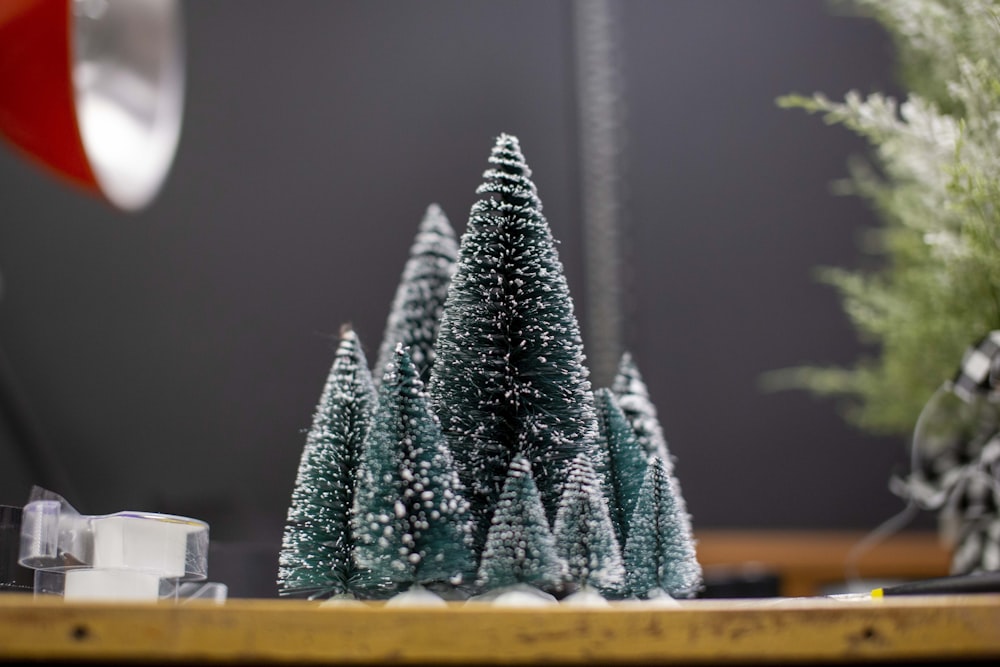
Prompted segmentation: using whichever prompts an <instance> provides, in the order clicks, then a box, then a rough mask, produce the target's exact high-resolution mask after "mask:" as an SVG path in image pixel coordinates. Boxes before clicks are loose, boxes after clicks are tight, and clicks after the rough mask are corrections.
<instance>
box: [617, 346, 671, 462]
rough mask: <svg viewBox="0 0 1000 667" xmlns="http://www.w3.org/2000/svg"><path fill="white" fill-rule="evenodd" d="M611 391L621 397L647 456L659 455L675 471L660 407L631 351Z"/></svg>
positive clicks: (624, 408)
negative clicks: (664, 434) (658, 408)
mask: <svg viewBox="0 0 1000 667" xmlns="http://www.w3.org/2000/svg"><path fill="white" fill-rule="evenodd" d="M611 392H612V393H613V394H614V395H615V398H616V399H618V405H619V406H620V407H621V410H622V412H623V413H625V417H626V418H627V419H628V422H629V424H631V425H632V429H633V430H634V431H635V433H636V435H637V436H638V438H639V442H641V443H642V446H643V448H644V449H645V450H646V455H647V456H659V457H660V458H661V459H663V462H664V463H665V464H666V465H667V470H668V471H670V472H672V468H673V462H672V460H671V458H670V451H669V450H668V448H667V439H666V438H665V437H664V436H663V428H662V427H661V426H660V420H659V419H658V418H657V416H656V406H655V405H653V402H652V401H651V400H650V398H649V389H648V388H647V387H646V383H645V382H643V379H642V375H640V374H639V367H638V366H637V365H636V363H635V360H634V359H632V355H631V354H629V353H628V352H625V353H623V354H622V358H621V360H620V361H619V362H618V373H617V374H616V375H615V379H614V381H613V382H612V383H611Z"/></svg>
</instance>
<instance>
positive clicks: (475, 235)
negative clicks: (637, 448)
mask: <svg viewBox="0 0 1000 667" xmlns="http://www.w3.org/2000/svg"><path fill="white" fill-rule="evenodd" d="M489 162H490V164H491V165H492V166H491V168H490V169H489V170H488V171H487V172H486V173H485V175H484V178H485V182H484V183H483V184H482V185H481V186H479V188H478V189H477V191H476V192H477V193H478V194H480V195H481V196H482V198H481V199H480V200H479V201H478V202H476V204H474V205H473V207H472V211H471V214H470V218H469V223H468V226H467V229H466V232H465V234H464V235H463V237H462V240H461V244H460V246H459V257H458V263H457V266H456V271H455V275H454V277H453V278H452V282H451V287H450V288H449V291H448V298H447V300H446V301H445V308H444V313H443V315H442V321H441V329H440V332H439V334H438V341H437V346H436V353H437V358H436V361H435V364H434V368H433V370H432V373H431V381H430V394H431V398H432V401H433V405H434V409H435V410H436V411H437V414H438V416H439V417H440V419H441V427H442V429H443V430H444V433H445V436H446V437H447V438H448V442H449V445H450V446H451V450H452V452H453V454H454V455H455V458H456V461H457V462H458V463H459V471H460V473H461V474H462V475H463V481H465V483H466V486H467V487H468V488H469V490H470V494H471V498H470V500H471V501H472V505H473V510H474V513H475V515H476V516H477V517H478V518H480V524H479V525H480V531H479V534H478V536H477V543H478V544H481V543H482V539H483V538H484V535H483V532H484V528H485V526H486V522H485V521H483V520H482V519H483V518H485V517H488V516H489V514H488V511H489V509H490V508H492V507H493V506H494V505H495V504H496V501H497V498H498V497H499V495H500V491H501V488H502V486H503V484H504V479H505V476H506V473H507V468H508V466H509V465H510V463H511V461H512V460H513V459H514V457H515V456H518V455H523V456H524V457H525V458H527V460H528V461H529V462H530V463H531V466H532V470H534V474H535V479H536V481H537V484H538V488H539V490H540V492H541V496H542V501H543V504H544V506H545V508H546V511H547V512H548V516H549V517H554V516H555V509H556V506H557V504H558V502H559V494H560V492H561V487H562V483H563V481H564V478H565V470H566V467H567V466H568V464H569V462H570V461H571V460H572V459H573V458H574V457H575V456H576V455H577V454H578V453H580V452H582V451H586V452H592V450H593V447H594V440H595V438H596V435H597V427H596V420H595V417H594V409H593V402H592V401H593V397H592V395H591V393H590V383H589V381H588V380H587V375H588V371H587V370H586V368H585V366H584V364H583V345H582V343H581V340H580V332H579V325H578V324H577V321H576V317H575V315H574V314H573V303H572V300H571V298H570V295H569V289H568V288H567V285H566V279H565V277H564V275H563V268H562V264H561V263H560V261H559V257H558V253H557V252H556V247H555V242H554V241H553V239H552V234H551V232H550V230H549V226H548V223H547V221H546V220H545V217H544V216H543V215H542V205H541V202H540V201H539V199H538V196H537V194H536V191H535V185H534V183H533V182H532V181H531V178H530V176H531V171H530V169H529V168H528V165H527V164H526V163H525V161H524V156H523V155H522V154H521V149H520V146H519V144H518V141H517V139H516V138H515V137H512V136H510V135H506V134H503V135H500V137H499V138H498V139H497V142H496V145H495V146H494V148H493V151H492V154H491V156H490V159H489Z"/></svg>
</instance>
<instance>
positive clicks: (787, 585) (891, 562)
mask: <svg viewBox="0 0 1000 667" xmlns="http://www.w3.org/2000/svg"><path fill="white" fill-rule="evenodd" d="M865 535H866V533H864V532H859V531H828V530H823V531H821V530H812V531H810V530H719V529H715V530H703V531H697V532H696V535H695V536H696V537H697V539H698V561H699V562H700V563H701V564H702V566H704V568H705V573H706V575H712V574H717V573H719V572H731V573H735V574H738V573H740V572H741V571H748V570H750V571H753V570H757V571H761V572H769V573H773V574H776V575H777V576H778V577H779V578H780V586H781V590H780V595H782V596H786V597H800V596H807V595H818V594H821V593H823V592H824V589H825V588H826V587H828V586H831V585H836V584H838V583H843V581H844V578H845V575H846V569H847V568H846V565H847V561H848V555H849V554H850V553H851V550H852V549H853V548H854V547H855V546H857V544H858V543H859V542H860V541H861V540H862V539H864V537H865ZM950 561H951V553H950V552H949V551H948V549H946V548H945V547H944V546H943V545H942V544H941V541H940V539H939V538H938V536H937V534H936V533H933V532H916V531H912V532H911V531H907V532H902V533H898V534H896V535H893V536H892V537H890V538H888V539H886V540H885V541H883V542H880V543H878V544H876V545H874V546H873V547H872V548H871V549H870V550H869V551H866V552H865V553H864V554H862V556H861V557H860V559H859V560H858V562H857V575H858V576H860V577H862V578H864V579H871V580H907V579H930V578H932V577H942V576H944V575H946V574H948V566H949V563H950Z"/></svg>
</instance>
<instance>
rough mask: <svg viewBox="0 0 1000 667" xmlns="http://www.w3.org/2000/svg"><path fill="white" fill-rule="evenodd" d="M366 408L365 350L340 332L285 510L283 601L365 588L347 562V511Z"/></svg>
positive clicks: (369, 388)
mask: <svg viewBox="0 0 1000 667" xmlns="http://www.w3.org/2000/svg"><path fill="white" fill-rule="evenodd" d="M373 406H374V387H373V385H372V377H371V373H370V372H369V370H368V362H367V360H366V359H365V355H364V351H363V350H362V349H361V344H360V342H359V341H358V337H357V334H355V333H354V332H353V331H352V330H351V329H350V327H344V328H343V329H342V330H341V333H340V343H339V345H338V347H337V354H336V358H335V359H334V362H333V367H332V368H331V369H330V373H329V376H328V377H327V381H326V385H325V387H324V388H323V393H322V395H321V397H320V400H319V404H318V405H317V406H316V410H315V413H314V415H313V422H312V427H311V428H310V430H309V433H308V435H307V436H306V444H305V448H304V449H303V451H302V458H301V461H300V463H299V470H298V475H297V476H296V479H295V487H294V490H293V491H292V502H291V506H290V507H289V508H288V518H287V523H286V527H285V533H284V537H283V539H282V543H281V553H280V556H279V567H278V588H279V591H280V592H281V594H282V595H307V596H309V597H310V598H318V597H327V596H331V595H344V594H356V593H357V592H358V591H359V589H360V588H361V587H363V586H365V585H366V583H365V582H366V580H367V576H366V573H364V572H363V571H361V570H359V569H358V568H357V567H356V566H355V564H354V561H353V559H352V552H353V540H352V539H351V530H350V521H351V519H350V512H351V506H352V504H353V502H354V491H355V475H356V471H357V467H358V461H359V457H360V450H361V446H362V442H363V441H364V439H365V437H366V436H367V434H368V428H369V424H370V421H371V412H372V408H373Z"/></svg>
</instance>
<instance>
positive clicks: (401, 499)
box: [353, 345, 476, 588]
mask: <svg viewBox="0 0 1000 667" xmlns="http://www.w3.org/2000/svg"><path fill="white" fill-rule="evenodd" d="M358 484H359V486H358V492H357V494H356V498H355V504H354V522H353V529H354V536H355V541H356V543H357V546H356V547H355V559H356V560H357V562H358V563H359V564H360V565H362V566H364V567H367V568H370V569H371V571H372V572H373V574H375V575H377V576H379V577H382V578H385V579H387V580H389V581H392V582H393V583H394V584H396V585H397V586H399V587H402V588H406V587H408V586H409V585H413V584H420V585H427V584H434V583H439V582H449V583H451V584H456V585H457V584H459V583H460V582H461V581H462V578H463V577H464V576H465V575H467V574H470V573H472V572H474V571H475V567H476V561H475V554H474V552H473V550H472V525H471V522H470V514H469V504H468V501H466V500H465V498H464V489H463V488H462V484H461V482H460V481H459V479H458V474H457V472H456V471H455V467H454V462H453V460H452V457H451V454H450V453H449V451H448V448H447V445H446V444H445V442H444V438H443V437H442V436H441V431H440V427H439V426H438V423H437V419H436V418H435V417H434V415H433V414H432V413H431V412H430V408H429V407H428V405H427V399H426V397H425V395H424V393H423V384H422V383H421V382H420V378H419V377H418V373H417V369H416V367H415V366H414V364H413V361H412V360H411V359H410V356H409V354H408V353H407V352H406V350H404V349H403V347H402V345H397V346H396V350H395V353H394V356H393V357H392V359H391V360H390V363H389V365H388V366H387V368H386V373H385V375H384V376H383V378H382V384H381V386H380V387H379V393H378V406H377V408H376V410H375V415H374V417H373V420H372V427H371V431H370V433H369V437H368V440H367V441H366V443H365V449H364V452H363V454H362V459H361V465H360V469H359V473H358Z"/></svg>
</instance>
